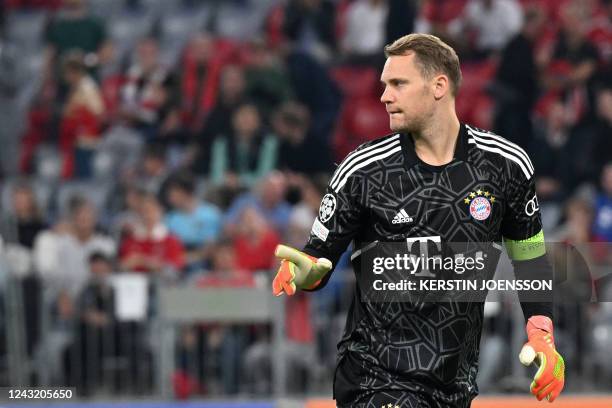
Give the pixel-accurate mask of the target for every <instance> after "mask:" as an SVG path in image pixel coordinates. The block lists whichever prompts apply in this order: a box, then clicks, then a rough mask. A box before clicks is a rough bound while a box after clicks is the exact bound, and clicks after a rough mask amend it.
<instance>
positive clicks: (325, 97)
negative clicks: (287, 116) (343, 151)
mask: <svg viewBox="0 0 612 408" xmlns="http://www.w3.org/2000/svg"><path fill="white" fill-rule="evenodd" d="M285 62H286V66H287V70H288V72H289V76H290V78H291V83H292V86H293V89H294V90H295V97H296V99H297V100H298V101H299V102H300V103H302V104H304V105H305V106H306V107H307V108H308V110H309V112H310V115H311V127H310V132H309V134H308V137H309V138H312V141H313V143H315V144H316V145H317V146H318V149H319V155H318V157H317V160H318V161H319V162H320V163H321V166H326V168H327V169H330V170H331V168H332V159H331V148H330V139H331V134H332V132H333V130H334V128H335V126H336V121H337V119H338V115H339V113H340V109H341V106H342V95H341V93H340V89H339V88H338V85H337V84H336V83H335V82H334V81H333V79H332V78H331V76H330V75H329V72H328V71H327V69H326V68H325V67H324V66H323V65H321V64H320V63H318V62H317V61H316V60H315V59H313V58H312V57H310V56H309V55H308V54H304V53H301V52H289V53H288V54H287V56H286V60H285Z"/></svg>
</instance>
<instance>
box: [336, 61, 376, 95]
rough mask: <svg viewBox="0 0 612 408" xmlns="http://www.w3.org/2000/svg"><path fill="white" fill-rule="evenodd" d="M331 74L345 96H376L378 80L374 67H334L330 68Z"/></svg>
mask: <svg viewBox="0 0 612 408" xmlns="http://www.w3.org/2000/svg"><path fill="white" fill-rule="evenodd" d="M331 75H332V77H333V78H334V80H335V81H336V82H337V83H338V85H339V86H340V89H342V93H343V94H344V96H345V97H346V98H360V97H374V96H377V93H378V90H379V87H378V83H379V80H378V73H377V72H376V70H375V69H374V68H369V67H350V66H343V67H336V68H333V69H332V70H331Z"/></svg>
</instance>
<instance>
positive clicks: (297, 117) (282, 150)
mask: <svg viewBox="0 0 612 408" xmlns="http://www.w3.org/2000/svg"><path fill="white" fill-rule="evenodd" d="M271 122H272V130H273V131H274V134H275V135H276V136H278V139H279V153H278V168H279V169H281V170H285V171H294V172H299V173H307V174H312V173H317V172H325V171H327V170H328V166H327V164H326V163H325V161H321V160H313V159H312V158H313V157H317V158H318V155H319V154H320V146H319V145H318V144H317V143H316V140H314V138H312V137H309V136H308V134H309V130H310V114H309V112H308V109H307V108H306V107H305V106H304V105H301V104H299V103H297V102H291V101H290V102H286V103H284V104H283V105H282V106H280V107H279V108H278V110H276V111H275V112H274V113H273V115H272V120H271Z"/></svg>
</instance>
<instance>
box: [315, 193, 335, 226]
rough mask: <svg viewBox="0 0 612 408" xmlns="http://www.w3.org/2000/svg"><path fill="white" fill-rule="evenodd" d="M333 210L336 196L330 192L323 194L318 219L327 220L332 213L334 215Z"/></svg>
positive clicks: (323, 221)
mask: <svg viewBox="0 0 612 408" xmlns="http://www.w3.org/2000/svg"><path fill="white" fill-rule="evenodd" d="M334 211H336V197H334V196H333V195H331V194H325V196H324V197H323V200H321V206H320V207H319V219H320V220H321V222H322V223H325V222H327V221H329V219H330V218H331V217H332V215H334Z"/></svg>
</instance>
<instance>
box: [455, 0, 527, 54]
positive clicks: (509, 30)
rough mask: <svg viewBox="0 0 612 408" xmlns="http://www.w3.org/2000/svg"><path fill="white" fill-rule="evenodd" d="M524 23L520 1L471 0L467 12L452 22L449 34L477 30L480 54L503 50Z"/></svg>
mask: <svg viewBox="0 0 612 408" xmlns="http://www.w3.org/2000/svg"><path fill="white" fill-rule="evenodd" d="M522 25H523V9H522V8H521V5H520V4H519V3H518V1H516V0H470V1H469V2H468V3H467V5H466V6H465V9H464V11H463V15H462V16H461V17H459V18H458V19H456V20H455V21H453V22H451V23H450V24H449V33H450V34H451V35H453V36H460V35H461V34H462V33H464V34H465V33H466V32H470V31H475V35H476V38H475V44H474V45H475V48H476V51H477V52H478V53H479V54H481V55H482V54H485V55H486V54H488V53H490V52H492V51H499V50H501V49H502V48H503V47H504V46H505V45H506V44H507V43H508V41H509V40H510V39H511V38H512V37H513V36H514V35H516V34H517V33H518V32H519V31H520V29H521V26H522Z"/></svg>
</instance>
